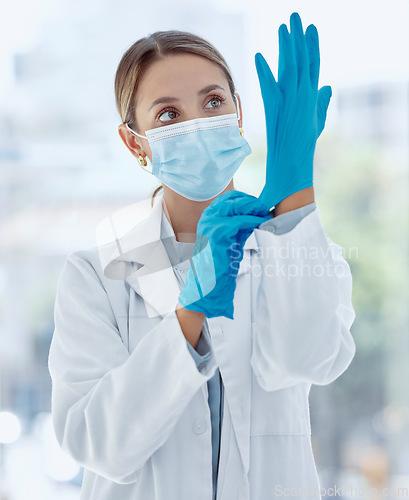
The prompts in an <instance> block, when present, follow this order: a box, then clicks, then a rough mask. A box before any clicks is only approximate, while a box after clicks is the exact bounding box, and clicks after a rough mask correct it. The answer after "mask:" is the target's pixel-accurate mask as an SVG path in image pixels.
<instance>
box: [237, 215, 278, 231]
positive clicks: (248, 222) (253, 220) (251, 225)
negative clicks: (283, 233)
mask: <svg viewBox="0 0 409 500" xmlns="http://www.w3.org/2000/svg"><path fill="white" fill-rule="evenodd" d="M266 220H271V217H270V216H269V215H264V216H259V215H236V218H235V221H236V222H237V231H243V230H249V229H250V230H252V229H255V228H256V227H258V226H259V225H260V224H262V223H263V222H266ZM250 232H251V231H250Z"/></svg>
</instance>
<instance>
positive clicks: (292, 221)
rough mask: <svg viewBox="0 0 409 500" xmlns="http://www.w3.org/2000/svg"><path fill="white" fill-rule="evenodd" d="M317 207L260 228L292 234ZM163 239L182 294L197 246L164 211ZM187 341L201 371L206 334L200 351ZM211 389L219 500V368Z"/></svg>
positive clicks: (205, 356)
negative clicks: (177, 233)
mask: <svg viewBox="0 0 409 500" xmlns="http://www.w3.org/2000/svg"><path fill="white" fill-rule="evenodd" d="M315 206H316V205H315V202H312V203H310V204H309V205H305V206H304V207H301V208H297V209H296V210H292V211H290V212H286V213H284V214H281V215H278V216H277V217H274V218H272V219H271V220H268V221H266V222H263V223H262V224H261V225H260V226H259V229H265V230H268V231H272V232H273V233H275V234H284V233H287V232H288V231H291V229H293V228H294V227H295V226H296V225H297V224H298V223H299V222H300V221H301V220H302V219H303V218H304V217H305V216H306V215H308V214H309V213H310V212H312V211H313V210H314V209H315ZM161 240H162V243H163V244H164V246H165V249H166V251H167V254H168V256H169V260H170V262H171V264H172V267H173V271H174V273H175V276H176V279H177V282H178V284H179V288H180V290H181V291H182V289H183V287H184V283H185V279H186V274H187V272H188V271H189V268H190V260H191V257H192V254H193V247H194V243H186V242H182V241H177V240H176V237H175V233H174V231H173V228H172V226H171V224H170V222H169V220H168V218H167V216H166V214H165V211H162V222H161ZM203 329H206V331H207V333H208V326H207V321H206V319H205V321H204V323H203ZM209 337H210V335H208V338H209ZM186 342H187V347H188V349H189V352H190V353H191V354H192V356H193V359H194V360H195V362H196V365H197V368H198V370H201V368H202V367H203V366H204V365H205V364H206V362H207V360H208V359H209V358H210V354H211V352H210V346H209V345H208V344H207V341H206V340H205V337H204V336H203V335H200V337H199V341H198V343H197V345H196V348H193V347H192V346H191V344H190V343H189V342H188V341H187V340H186ZM207 389H208V394H209V396H208V402H209V407H210V415H211V426H212V470H213V500H216V491H217V473H218V469H219V454H220V436H221V430H222V423H223V402H224V387H223V380H222V377H221V375H220V371H219V370H218V369H217V370H216V371H215V374H214V375H213V377H212V378H211V379H209V380H208V381H207Z"/></svg>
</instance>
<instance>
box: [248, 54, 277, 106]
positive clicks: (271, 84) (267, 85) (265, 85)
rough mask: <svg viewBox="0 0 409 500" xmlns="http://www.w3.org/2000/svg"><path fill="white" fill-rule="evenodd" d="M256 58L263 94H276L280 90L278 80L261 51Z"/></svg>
mask: <svg viewBox="0 0 409 500" xmlns="http://www.w3.org/2000/svg"><path fill="white" fill-rule="evenodd" d="M254 60H255V64H256V71H257V77H258V80H259V83H260V88H261V93H262V95H263V96H265V95H267V93H269V92H273V93H274V94H275V93H276V92H277V91H278V87H277V82H276V79H275V78H274V75H273V73H272V72H271V69H270V66H269V65H268V63H267V61H266V60H265V59H264V57H263V55H262V54H261V53H260V52H257V54H256V55H255V56H254Z"/></svg>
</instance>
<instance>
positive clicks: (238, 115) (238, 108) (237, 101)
mask: <svg viewBox="0 0 409 500" xmlns="http://www.w3.org/2000/svg"><path fill="white" fill-rule="evenodd" d="M234 98H235V99H236V103H237V121H239V120H240V106H239V100H238V99H237V96H236V94H234ZM239 130H240V135H241V136H242V137H243V136H244V131H243V129H242V128H240V127H239Z"/></svg>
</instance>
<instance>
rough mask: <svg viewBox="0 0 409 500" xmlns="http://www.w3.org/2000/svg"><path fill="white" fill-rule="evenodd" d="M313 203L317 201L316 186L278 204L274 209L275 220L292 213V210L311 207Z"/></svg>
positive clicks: (294, 194)
mask: <svg viewBox="0 0 409 500" xmlns="http://www.w3.org/2000/svg"><path fill="white" fill-rule="evenodd" d="M313 201H315V196H314V186H310V187H307V188H305V189H301V191H297V192H296V193H293V194H291V195H290V196H287V197H286V198H284V199H283V200H282V201H280V203H277V205H276V206H275V208H274V215H273V218H274V217H277V216H278V215H281V214H284V213H286V212H291V210H296V209H297V208H301V207H304V206H305V205H309V204H310V203H312V202H313Z"/></svg>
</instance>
